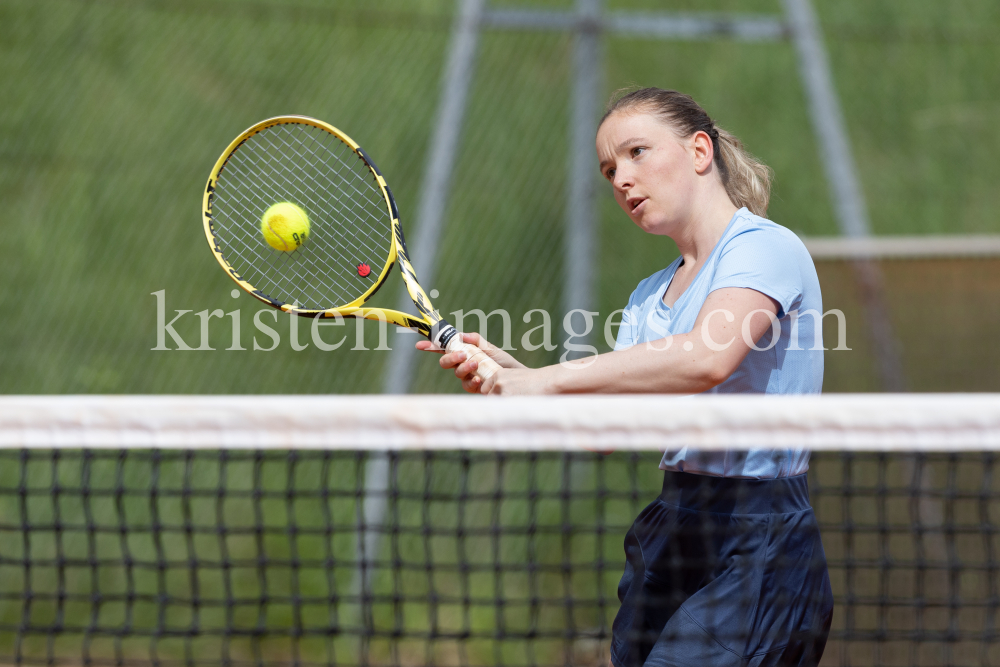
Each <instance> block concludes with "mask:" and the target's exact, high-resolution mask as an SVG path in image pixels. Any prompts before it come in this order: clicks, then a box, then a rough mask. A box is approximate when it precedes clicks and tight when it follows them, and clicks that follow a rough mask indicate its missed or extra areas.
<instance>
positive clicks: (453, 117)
mask: <svg viewBox="0 0 1000 667" xmlns="http://www.w3.org/2000/svg"><path fill="white" fill-rule="evenodd" d="M484 5H485V0H459V7H458V14H457V16H456V17H455V22H454V24H453V27H452V32H451V44H450V46H449V49H448V60H447V63H446V65H445V71H444V84H443V86H442V89H441V99H440V103H439V104H438V114H437V123H436V124H435V126H434V132H433V134H432V136H431V145H430V153H429V155H428V158H427V165H426V167H425V169H424V182H423V187H422V188H421V190H420V192H421V199H420V205H419V207H418V209H417V216H416V225H415V232H414V234H413V235H411V237H410V239H409V241H408V247H409V250H410V253H411V255H412V256H413V257H416V258H418V260H417V261H418V262H419V264H418V266H419V267H420V273H419V274H418V275H419V276H420V279H421V283H422V284H423V285H426V286H428V287H430V286H431V285H433V282H434V277H435V274H436V273H437V271H436V268H437V264H436V262H437V252H436V251H437V248H438V244H439V241H440V237H441V231H442V229H443V228H444V214H445V209H446V207H447V205H448V193H449V189H450V185H451V175H452V169H453V167H454V164H455V155H456V153H457V152H458V143H459V137H460V134H461V130H462V122H463V119H464V117H465V108H466V101H467V99H468V93H469V87H470V85H471V82H472V74H473V71H474V69H475V59H476V49H477V45H478V41H479V26H480V22H481V17H482V13H483V9H484ZM411 308H412V304H411V302H410V298H409V295H408V294H407V293H406V291H405V290H404V291H403V295H402V297H401V298H400V306H399V309H400V310H404V311H405V310H410V309H411ZM403 335H404V336H405V334H403ZM397 338H398V335H397ZM395 343H396V345H395V346H394V349H393V351H392V353H391V355H390V357H389V367H388V369H387V372H386V376H385V380H384V382H383V387H382V392H383V393H385V394H406V393H409V391H410V385H411V383H412V379H413V363H414V361H415V357H414V353H415V352H416V350H415V349H414V347H413V345H412V342H411V340H409V339H407V338H401V339H399V340H396V341H395ZM389 476H390V469H389V455H388V453H387V452H373V453H372V455H371V456H370V457H369V459H368V461H367V464H366V466H365V482H364V492H363V497H362V499H361V503H362V506H361V508H359V512H358V520H359V521H360V522H361V523H362V525H361V526H359V529H360V530H359V538H358V545H357V561H358V570H357V572H356V574H355V581H354V585H353V589H352V590H353V591H355V592H356V593H357V594H358V595H359V599H360V600H361V614H362V620H363V622H364V623H365V624H366V626H365V627H368V628H370V627H371V623H372V618H371V609H370V606H371V605H370V600H371V595H372V578H373V575H374V572H373V568H372V564H373V563H374V562H375V561H376V559H377V556H378V551H379V542H380V541H381V537H382V532H381V528H382V525H383V523H384V521H385V511H386V500H387V495H388V491H389Z"/></svg>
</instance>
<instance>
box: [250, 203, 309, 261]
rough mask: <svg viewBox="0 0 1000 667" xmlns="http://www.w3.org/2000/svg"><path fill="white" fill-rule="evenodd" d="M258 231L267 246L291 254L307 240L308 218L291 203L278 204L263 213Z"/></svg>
mask: <svg viewBox="0 0 1000 667" xmlns="http://www.w3.org/2000/svg"><path fill="white" fill-rule="evenodd" d="M260 231H261V233H263V234H264V240H265V241H267V244H268V245H269V246H271V247H272V248H274V249H275V250H282V251H284V252H291V251H292V250H295V249H296V248H298V247H299V246H300V245H302V244H303V243H305V242H306V239H307V238H309V216H307V215H306V212H305V211H303V210H302V209H301V208H299V207H298V206H296V205H295V204H293V203H292V202H288V201H283V202H278V203H277V204H275V205H273V206H271V208H269V209H267V210H266V211H264V217H263V218H261V221H260Z"/></svg>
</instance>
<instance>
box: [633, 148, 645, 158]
mask: <svg viewBox="0 0 1000 667" xmlns="http://www.w3.org/2000/svg"><path fill="white" fill-rule="evenodd" d="M644 150H646V149H645V148H640V147H638V146H637V147H635V148H633V149H632V157H638V155H639V153H641V152H642V151H644Z"/></svg>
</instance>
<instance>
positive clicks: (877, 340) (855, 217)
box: [784, 0, 906, 392]
mask: <svg viewBox="0 0 1000 667" xmlns="http://www.w3.org/2000/svg"><path fill="white" fill-rule="evenodd" d="M784 3H785V12H786V14H787V17H788V22H789V27H790V28H791V33H792V41H793V42H794V44H795V50H796V52H797V54H798V57H799V67H800V71H801V75H802V82H803V84H804V86H805V90H806V96H807V98H808V103H809V113H810V117H811V118H812V123H813V129H814V130H815V132H816V135H817V137H818V139H819V145H820V153H821V154H822V157H823V166H824V168H825V170H826V175H827V180H828V182H829V185H830V195H831V197H832V198H833V209H834V213H835V214H836V216H837V222H838V224H839V225H840V229H841V231H842V232H843V234H844V235H845V236H848V237H852V238H859V239H863V238H867V237H869V236H871V226H870V224H869V222H868V210H867V207H866V206H865V199H864V194H863V192H862V189H861V183H860V181H859V179H858V174H857V169H856V167H855V164H854V157H853V155H852V153H851V145H850V141H849V139H848V136H847V128H846V124H845V123H844V117H843V113H842V112H841V109H840V102H839V100H838V98H837V90H836V88H835V86H834V84H833V76H832V74H831V71H830V62H829V59H828V58H827V54H826V48H825V46H824V45H823V37H822V34H821V33H820V29H819V21H818V20H817V18H816V13H815V12H814V11H813V8H812V5H811V4H810V2H809V0H784ZM853 266H854V273H855V277H856V279H857V283H858V287H859V290H860V297H861V301H862V303H863V306H864V309H865V313H866V315H867V319H868V325H869V331H870V335H871V339H872V343H873V345H874V348H875V356H876V359H877V363H878V368H879V374H880V375H881V379H882V385H883V387H884V388H885V390H886V391H893V392H897V391H904V390H905V389H906V378H905V375H904V373H903V364H902V360H901V358H900V352H899V345H898V343H897V341H896V338H895V336H894V334H893V331H892V325H891V323H890V322H889V312H888V306H887V304H886V302H885V294H884V292H885V290H884V287H883V283H882V274H881V271H879V268H878V265H877V264H875V263H874V262H872V261H868V260H858V261H855V262H853Z"/></svg>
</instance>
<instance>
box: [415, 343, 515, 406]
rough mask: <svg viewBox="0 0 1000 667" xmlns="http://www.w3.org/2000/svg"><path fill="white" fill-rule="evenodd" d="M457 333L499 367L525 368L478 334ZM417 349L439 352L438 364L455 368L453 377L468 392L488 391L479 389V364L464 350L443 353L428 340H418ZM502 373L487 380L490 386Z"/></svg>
mask: <svg viewBox="0 0 1000 667" xmlns="http://www.w3.org/2000/svg"><path fill="white" fill-rule="evenodd" d="M459 335H460V336H462V340H464V341H465V342H466V343H471V344H472V345H475V346H476V347H478V348H479V349H481V350H482V351H483V352H485V353H486V355H487V356H488V357H489V358H490V359H492V360H493V361H495V362H497V363H498V364H499V365H500V367H501V368H511V369H525V370H526V367H525V366H524V364H522V363H521V362H519V361H518V360H517V359H515V358H514V357H512V356H510V355H509V354H507V353H506V352H505V351H503V350H501V349H500V348H498V347H496V346H494V345H493V344H491V343H490V342H489V341H487V340H486V339H485V338H483V337H482V336H480V335H479V334H477V333H475V332H472V333H465V334H459ZM417 349H418V350H426V351H428V352H437V353H438V354H440V355H441V359H440V360H439V361H438V363H439V364H440V366H441V368H445V369H447V368H453V369H455V377H457V378H458V379H459V380H461V381H462V388H463V389H464V390H465V391H467V392H469V393H470V394H479V393H489V392H488V391H487V392H483V391H481V390H482V388H483V383H482V381H481V380H480V379H479V378H478V377H476V369H477V368H478V367H479V365H478V364H477V363H476V362H474V361H468V359H467V358H466V355H465V353H464V352H448V353H447V354H445V353H444V351H443V350H438V349H435V348H434V345H433V344H432V343H431V342H430V341H429V340H422V341H419V342H418V343H417ZM502 374H504V375H505V371H499V372H498V373H496V374H495V375H494V376H493V377H492V378H490V380H489V382H490V386H492V385H493V381H494V379H495V378H496V377H497V376H498V375H502Z"/></svg>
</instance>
